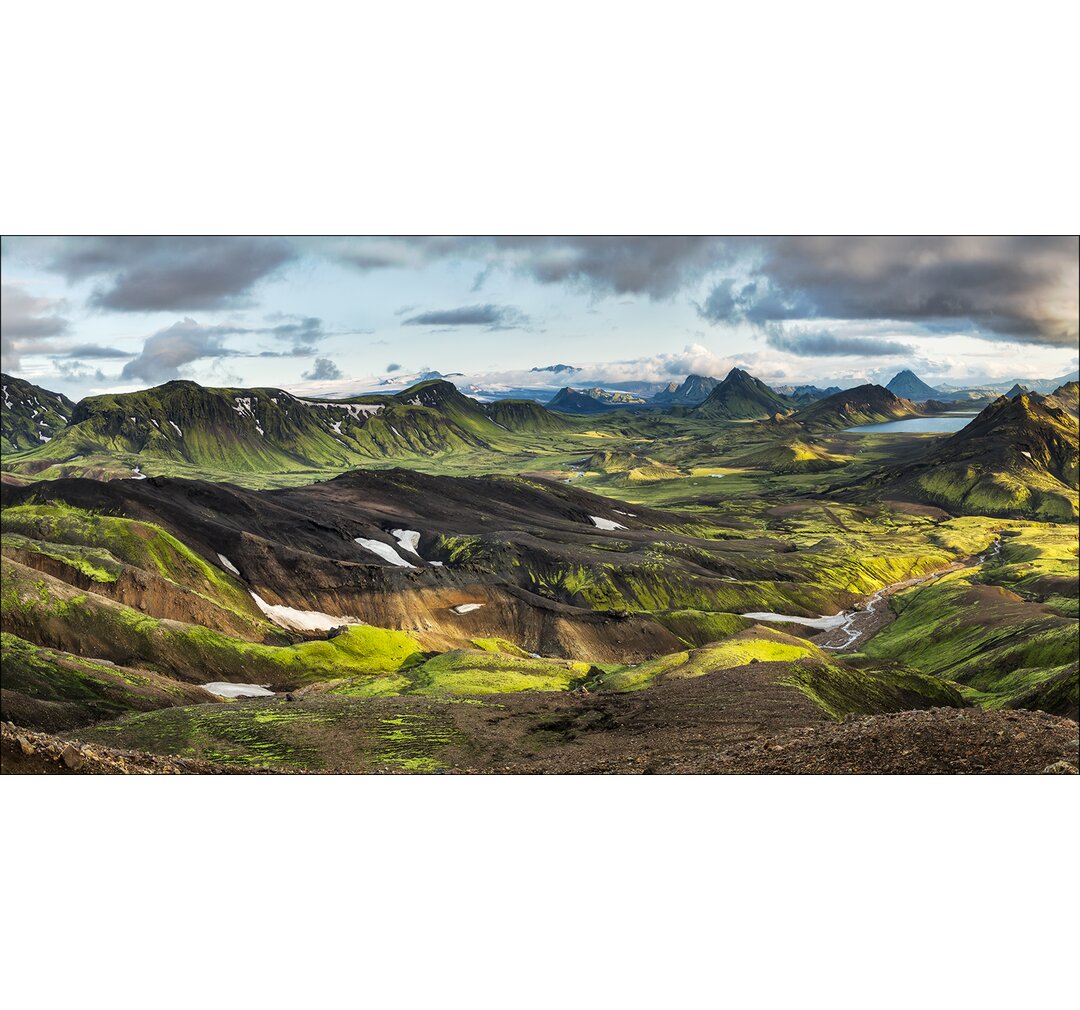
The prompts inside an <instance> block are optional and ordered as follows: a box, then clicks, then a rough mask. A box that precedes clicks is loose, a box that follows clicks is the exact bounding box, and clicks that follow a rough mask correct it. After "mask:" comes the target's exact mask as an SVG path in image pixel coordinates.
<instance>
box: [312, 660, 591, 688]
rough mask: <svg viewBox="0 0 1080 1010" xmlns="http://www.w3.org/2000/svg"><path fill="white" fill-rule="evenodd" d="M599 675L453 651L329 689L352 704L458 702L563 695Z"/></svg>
mask: <svg viewBox="0 0 1080 1010" xmlns="http://www.w3.org/2000/svg"><path fill="white" fill-rule="evenodd" d="M593 671H595V672H596V673H599V669H598V668H596V667H592V666H590V664H588V663H583V662H574V661H570V660H563V659H542V658H539V657H534V656H529V655H528V654H527V653H526V654H524V655H517V654H512V653H508V652H505V651H502V650H500V651H497V652H494V651H488V650H484V649H476V650H473V649H456V650H454V651H452V652H445V653H442V654H441V655H438V656H433V657H431V658H430V659H428V660H427V661H426V662H423V663H418V664H414V665H410V666H409V667H407V668H404V669H402V670H400V671H399V672H397V673H395V674H392V675H389V676H385V675H380V676H366V677H365V676H361V677H352V678H349V679H347V680H344V681H342V682H340V683H337V684H334V685H333V686H331V687H330V688H329V691H330V693H331V694H337V695H345V696H348V697H352V698H371V697H380V696H384V695H391V694H393V695H404V694H423V695H433V696H443V697H458V696H471V695H485V694H509V693H513V692H517V691H567V690H570V689H571V688H573V687H575V686H576V685H577V684H579V683H582V682H583V681H585V680H586V679H587V678H588V677H589V676H590V674H591V673H592V672H593Z"/></svg>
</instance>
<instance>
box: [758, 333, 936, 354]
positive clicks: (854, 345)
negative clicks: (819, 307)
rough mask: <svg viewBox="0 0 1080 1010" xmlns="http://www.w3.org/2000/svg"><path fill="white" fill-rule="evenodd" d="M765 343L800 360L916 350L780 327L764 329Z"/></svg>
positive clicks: (875, 340)
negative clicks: (800, 358)
mask: <svg viewBox="0 0 1080 1010" xmlns="http://www.w3.org/2000/svg"><path fill="white" fill-rule="evenodd" d="M765 342H766V343H767V344H768V345H769V346H770V347H775V348H776V349H777V350H778V351H786V352H787V353H788V354H796V355H798V356H799V357H803V358H813V357H838V356H842V355H863V356H872V357H876V358H884V357H900V356H910V355H912V354H914V353H915V348H914V347H912V346H911V345H910V344H900V343H897V342H896V341H895V340H882V339H880V338H878V337H845V336H836V334H834V333H831V332H830V331H829V330H808V329H804V328H796V329H790V330H786V329H784V328H783V327H781V326H776V325H769V326H766V328H765Z"/></svg>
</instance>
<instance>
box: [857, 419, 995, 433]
mask: <svg viewBox="0 0 1080 1010" xmlns="http://www.w3.org/2000/svg"><path fill="white" fill-rule="evenodd" d="M973 417H978V414H939V415H937V416H936V417H907V418H905V419H904V420H902V421H884V422H882V423H881V424H860V425H858V426H856V427H854V428H846V429H845V431H877V432H886V433H888V432H897V433H898V434H899V433H900V432H905V431H921V432H935V431H959V430H960V429H961V428H963V427H966V426H967V424H968V423H969V422H970V421H971V419H972V418H973Z"/></svg>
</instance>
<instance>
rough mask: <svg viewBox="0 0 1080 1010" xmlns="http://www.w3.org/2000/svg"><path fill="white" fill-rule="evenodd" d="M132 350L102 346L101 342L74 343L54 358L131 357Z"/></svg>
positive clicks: (132, 355) (133, 354)
mask: <svg viewBox="0 0 1080 1010" xmlns="http://www.w3.org/2000/svg"><path fill="white" fill-rule="evenodd" d="M134 356H135V352H134V351H122V350H121V349H120V348H119V347H102V346H101V344H74V345H73V346H71V347H67V348H65V349H64V351H63V352H62V353H61V354H57V355H54V358H133V357H134Z"/></svg>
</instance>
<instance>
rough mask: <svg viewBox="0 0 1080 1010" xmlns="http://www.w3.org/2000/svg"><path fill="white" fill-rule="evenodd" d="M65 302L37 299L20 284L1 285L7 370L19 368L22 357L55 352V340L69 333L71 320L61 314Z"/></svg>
mask: <svg viewBox="0 0 1080 1010" xmlns="http://www.w3.org/2000/svg"><path fill="white" fill-rule="evenodd" d="M61 308H62V306H61V303H60V302H59V301H58V300H56V299H53V298H36V297H34V296H33V295H31V294H29V293H27V292H26V291H25V290H24V289H23V288H22V287H20V286H19V285H17V284H2V285H0V351H2V357H3V367H4V368H6V369H12V370H14V369H17V368H18V367H19V365H20V356H21V355H22V354H34V353H40V352H48V351H49V350H52V349H54V344H53V343H52V338H54V337H60V336H63V335H64V334H65V333H66V332H67V331H68V321H67V319H65V318H64V317H63V316H60V315H58V314H57V313H58V311H59V310H60V309H61Z"/></svg>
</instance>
